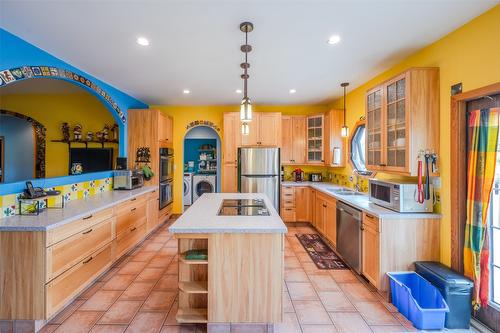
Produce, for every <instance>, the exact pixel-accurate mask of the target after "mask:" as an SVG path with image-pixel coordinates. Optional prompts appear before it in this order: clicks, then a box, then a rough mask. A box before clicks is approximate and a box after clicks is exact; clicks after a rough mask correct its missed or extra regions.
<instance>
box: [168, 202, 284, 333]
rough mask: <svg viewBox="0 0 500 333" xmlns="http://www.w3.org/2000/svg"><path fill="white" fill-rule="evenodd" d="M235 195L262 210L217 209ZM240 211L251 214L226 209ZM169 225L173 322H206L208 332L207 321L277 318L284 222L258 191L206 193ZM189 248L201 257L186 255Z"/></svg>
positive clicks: (247, 321)
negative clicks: (175, 281) (173, 241)
mask: <svg viewBox="0 0 500 333" xmlns="http://www.w3.org/2000/svg"><path fill="white" fill-rule="evenodd" d="M239 200H243V201H245V202H246V204H249V205H251V204H252V202H254V203H255V202H257V203H258V204H263V206H265V207H266V209H267V210H266V209H264V210H262V209H260V208H258V207H257V206H251V207H252V208H237V207H228V209H227V210H226V211H227V214H230V215H220V208H221V207H222V205H223V202H230V203H229V204H231V205H232V204H234V202H235V201H236V202H238V201H239ZM231 202H232V203H231ZM239 202H240V203H241V201H239ZM245 202H244V203H243V204H245ZM224 204H225V203H224ZM247 207H250V206H247ZM256 207H257V208H256ZM233 208H234V209H233ZM242 212H244V213H243V214H254V215H232V214H233V213H234V214H242ZM263 213H264V214H263ZM265 214H268V215H265ZM169 230H170V232H171V233H173V234H174V236H175V237H176V238H177V239H178V242H179V245H178V246H179V310H178V312H177V321H178V322H180V323H208V324H209V325H208V331H209V332H210V326H211V324H217V325H220V324H231V323H232V324H235V323H238V324H255V323H260V324H268V325H272V324H274V323H279V322H281V321H282V317H283V307H282V290H283V275H284V235H285V234H286V232H287V228H286V226H285V224H284V223H283V221H282V220H281V218H280V216H279V214H278V212H276V210H275V209H274V208H273V206H272V203H271V201H270V200H269V199H268V198H267V197H266V196H265V195H264V194H250V193H206V194H204V195H203V196H202V197H201V198H200V199H198V200H197V201H196V202H195V204H194V205H193V206H191V207H190V208H189V209H188V210H187V211H186V212H185V213H184V214H183V215H182V216H181V217H180V218H179V219H178V220H177V221H175V222H174V223H173V224H172V225H171V226H170V228H169ZM192 250H202V251H203V250H204V251H206V253H207V258H206V260H205V259H204V258H202V259H200V258H196V259H194V260H190V259H188V258H187V257H188V256H187V253H188V251H192Z"/></svg>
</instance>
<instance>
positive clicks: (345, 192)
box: [326, 188, 364, 195]
mask: <svg viewBox="0 0 500 333" xmlns="http://www.w3.org/2000/svg"><path fill="white" fill-rule="evenodd" d="M326 190H327V191H328V192H332V193H334V194H339V195H364V194H363V193H360V192H356V191H353V190H349V189H347V188H340V189H339V188H327V189H326Z"/></svg>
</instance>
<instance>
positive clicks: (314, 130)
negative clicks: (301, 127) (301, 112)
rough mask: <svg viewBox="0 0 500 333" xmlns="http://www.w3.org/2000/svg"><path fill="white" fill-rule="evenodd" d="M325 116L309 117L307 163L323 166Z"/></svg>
mask: <svg viewBox="0 0 500 333" xmlns="http://www.w3.org/2000/svg"><path fill="white" fill-rule="evenodd" d="M323 144H324V115H323V114H320V115H315V116H308V117H307V163H311V164H323V163H325V160H324V157H323Z"/></svg>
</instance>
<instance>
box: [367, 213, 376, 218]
mask: <svg viewBox="0 0 500 333" xmlns="http://www.w3.org/2000/svg"><path fill="white" fill-rule="evenodd" d="M366 217H367V218H369V219H374V218H375V217H374V216H373V215H370V214H366Z"/></svg>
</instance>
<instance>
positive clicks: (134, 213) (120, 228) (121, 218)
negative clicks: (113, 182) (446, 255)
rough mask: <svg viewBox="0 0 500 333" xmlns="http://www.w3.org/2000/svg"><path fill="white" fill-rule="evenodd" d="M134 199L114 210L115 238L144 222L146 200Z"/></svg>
mask: <svg viewBox="0 0 500 333" xmlns="http://www.w3.org/2000/svg"><path fill="white" fill-rule="evenodd" d="M134 199H136V200H129V201H127V202H125V203H123V204H121V205H119V206H118V207H117V208H116V236H119V235H120V234H121V233H123V232H127V231H128V230H130V229H132V228H134V227H136V226H138V225H140V224H142V223H145V222H146V218H147V199H146V198H145V197H144V196H143V198H139V199H137V198H134Z"/></svg>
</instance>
